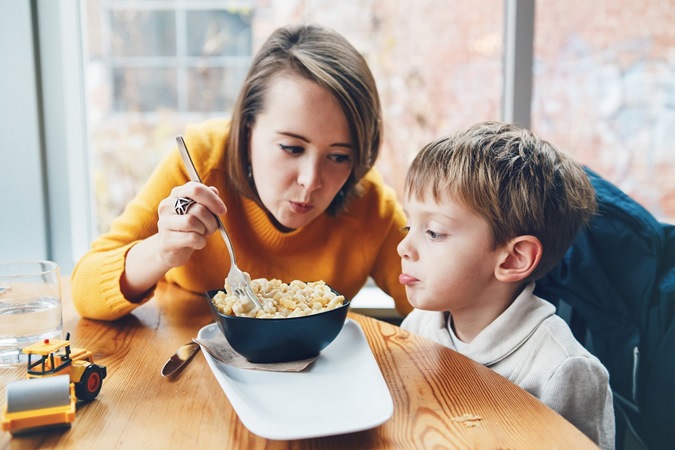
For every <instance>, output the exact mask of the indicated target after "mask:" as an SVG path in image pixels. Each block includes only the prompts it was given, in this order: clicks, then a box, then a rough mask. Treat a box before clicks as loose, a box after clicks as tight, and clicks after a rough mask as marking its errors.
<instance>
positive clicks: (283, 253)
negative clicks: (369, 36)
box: [72, 25, 411, 320]
mask: <svg viewBox="0 0 675 450" xmlns="http://www.w3.org/2000/svg"><path fill="white" fill-rule="evenodd" d="M184 138H185V142H186V144H187V147H188V149H189V150H190V153H191V156H192V159H193V161H194V163H195V165H196V168H197V171H198V173H199V174H200V175H201V177H202V181H203V182H204V184H203V185H202V184H199V183H194V182H190V181H188V180H189V178H188V176H187V174H186V171H185V169H184V167H183V164H182V162H181V159H180V156H179V154H178V152H177V151H173V152H172V153H171V154H170V155H169V156H168V157H167V158H166V159H165V160H164V161H163V162H162V163H161V164H160V166H159V167H158V168H157V169H156V170H155V172H154V173H153V174H152V176H151V177H150V179H149V180H148V182H147V184H146V185H145V186H144V188H143V189H142V190H141V191H140V192H139V193H138V195H137V196H136V197H135V198H134V200H132V201H131V203H130V204H129V205H128V206H127V208H126V209H125V211H124V213H123V214H122V215H121V216H120V217H119V218H117V219H116V220H115V221H114V222H113V224H112V226H111V230H110V231H109V232H108V233H106V234H104V235H102V236H101V237H99V238H98V239H97V240H96V241H95V242H94V243H93V244H92V248H91V250H90V251H89V252H88V253H87V254H86V255H84V256H83V257H82V259H81V260H80V261H79V263H78V264H77V266H76V267H75V270H74V271H73V275H72V293H73V299H74V302H75V306H76V308H77V310H78V312H79V313H80V315H82V316H83V317H89V318H94V319H101V320H115V319H117V318H119V317H122V316H124V315H125V314H128V313H129V312H130V311H131V310H133V309H134V308H136V307H137V306H139V305H140V304H142V303H143V302H145V301H147V300H148V299H150V297H151V296H152V293H153V289H154V287H155V286H156V283H157V282H158V281H159V280H160V279H162V278H165V279H166V280H167V281H169V282H173V283H176V284H178V285H180V286H181V287H183V288H185V289H188V290H192V291H195V292H204V291H206V290H210V289H217V288H220V287H222V286H223V285H224V279H225V277H226V276H227V273H228V271H229V256H228V253H227V249H226V247H225V244H224V242H223V241H222V239H221V237H220V236H218V234H217V233H214V232H215V231H216V229H217V226H216V220H215V218H214V217H213V214H217V215H219V216H221V218H222V220H223V222H224V224H225V227H226V229H227V230H228V232H229V233H230V235H231V238H232V240H233V246H234V251H235V254H236V256H237V265H238V266H239V267H240V268H241V269H242V270H244V271H247V272H248V273H249V274H250V275H251V277H252V278H260V277H265V278H278V279H280V280H282V281H285V282H290V281H292V280H294V279H301V280H306V281H314V280H324V281H326V282H327V283H328V284H329V285H331V286H332V287H333V288H335V289H336V290H338V291H339V292H340V293H342V294H344V295H345V296H346V297H347V298H351V297H353V296H354V295H355V294H356V293H357V292H358V291H359V289H360V288H361V287H363V285H364V284H365V282H366V280H367V278H368V277H369V276H372V278H373V279H374V280H375V282H376V283H377V285H378V286H380V287H381V288H382V289H383V290H384V291H385V292H387V293H388V294H389V295H391V296H392V297H393V298H394V300H395V302H396V307H397V309H398V310H399V311H400V312H401V313H402V314H407V313H408V312H409V311H410V309H411V307H410V305H409V304H408V302H407V300H406V297H405V291H404V289H403V286H402V285H401V284H400V283H399V282H398V275H399V273H400V259H399V258H398V255H397V253H396V246H397V244H398V243H399V242H400V240H401V239H402V238H403V231H402V228H403V227H404V225H405V217H404V215H403V213H402V210H401V209H400V206H399V205H398V203H397V201H396V198H395V194H394V192H393V190H392V189H390V188H389V187H387V186H385V185H384V184H383V182H382V179H381V177H380V176H379V174H378V173H377V172H376V171H375V170H374V169H372V167H373V164H374V163H375V160H376V159H377V155H378V151H379V147H380V138H381V109H380V103H379V97H378V94H377V89H376V86H375V81H374V79H373V77H372V74H371V72H370V70H369V68H368V66H367V64H366V62H365V60H364V59H363V58H362V56H361V55H360V54H359V53H358V52H357V51H356V49H355V48H354V47H353V46H352V45H351V44H349V42H347V41H346V40H345V39H344V37H342V36H340V35H339V34H337V33H336V32H334V31H331V30H328V29H325V28H321V27H318V26H311V25H299V26H297V25H296V26H287V27H283V28H280V29H278V30H276V31H275V32H274V33H273V34H272V35H271V36H270V37H269V38H268V40H267V41H266V42H265V44H264V45H263V46H262V48H261V50H260V51H259V52H258V54H257V55H256V57H255V58H254V60H253V63H252V65H251V68H250V70H249V73H248V75H247V77H246V80H245V81H244V85H243V87H242V90H241V93H240V95H239V98H238V100H237V103H236V105H235V107H234V112H233V115H232V119H231V121H229V122H228V121H226V120H210V121H207V122H205V123H201V124H196V125H192V126H189V127H188V128H187V131H186V134H185V136H184Z"/></svg>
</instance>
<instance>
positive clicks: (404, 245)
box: [396, 236, 411, 259]
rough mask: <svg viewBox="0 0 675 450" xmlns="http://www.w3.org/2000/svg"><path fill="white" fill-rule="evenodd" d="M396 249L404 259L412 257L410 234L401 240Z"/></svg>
mask: <svg viewBox="0 0 675 450" xmlns="http://www.w3.org/2000/svg"><path fill="white" fill-rule="evenodd" d="M396 251H397V252H398V256H400V257H401V258H403V259H408V258H410V255H411V249H410V245H409V244H408V236H406V237H404V238H403V240H401V242H399V243H398V245H397V246H396Z"/></svg>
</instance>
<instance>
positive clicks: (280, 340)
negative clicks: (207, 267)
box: [206, 288, 350, 363]
mask: <svg viewBox="0 0 675 450" xmlns="http://www.w3.org/2000/svg"><path fill="white" fill-rule="evenodd" d="M331 290H333V289H332V288H331ZM219 291H224V289H216V290H212V291H208V292H207V293H206V301H207V302H208V304H209V307H210V308H211V312H212V313H213V316H214V317H215V319H216V323H217V324H218V327H219V328H220V331H222V332H223V334H224V335H225V338H226V339H227V341H228V342H229V343H230V345H231V346H232V348H233V349H234V350H235V351H236V352H237V353H239V354H240V355H242V356H243V357H244V358H246V359H247V360H248V361H249V362H252V363H277V362H286V361H298V360H301V359H307V358H313V357H314V356H317V355H318V354H319V353H320V352H321V350H323V349H324V348H326V347H327V346H328V344H330V343H331V342H333V340H335V338H336V337H337V335H338V334H340V330H342V326H343V325H344V323H345V320H346V318H347V312H348V310H349V303H350V302H349V300H348V299H347V298H345V300H344V303H343V304H342V306H339V307H337V308H335V309H331V310H329V311H325V312H322V313H317V314H312V315H310V316H302V317H289V318H285V319H256V318H252V317H237V316H228V315H227V314H223V313H221V312H220V311H218V308H217V307H216V305H214V304H213V301H212V298H213V297H214V296H215V295H216V294H217V293H218V292H219ZM333 292H335V293H336V294H338V293H337V292H336V291H335V290H333ZM338 295H339V294H338Z"/></svg>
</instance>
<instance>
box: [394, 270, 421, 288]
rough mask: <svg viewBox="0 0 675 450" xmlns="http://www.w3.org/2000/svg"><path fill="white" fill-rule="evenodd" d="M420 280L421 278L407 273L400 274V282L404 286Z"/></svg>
mask: <svg viewBox="0 0 675 450" xmlns="http://www.w3.org/2000/svg"><path fill="white" fill-rule="evenodd" d="M418 281H420V280H418V279H417V278H415V277H413V276H412V275H408V274H407V273H402V274H401V275H399V276H398V282H399V283H401V284H402V285H404V286H412V285H413V284H415V283H417V282H418Z"/></svg>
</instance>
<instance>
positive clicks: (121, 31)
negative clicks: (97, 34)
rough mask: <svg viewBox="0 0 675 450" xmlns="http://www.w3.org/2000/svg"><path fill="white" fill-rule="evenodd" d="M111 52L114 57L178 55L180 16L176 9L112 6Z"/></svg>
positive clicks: (110, 13) (109, 12)
mask: <svg viewBox="0 0 675 450" xmlns="http://www.w3.org/2000/svg"><path fill="white" fill-rule="evenodd" d="M108 14H109V15H110V32H111V36H110V42H109V43H108V44H109V47H110V53H111V55H112V56H113V57H116V56H117V57H125V56H137V57H138V56H151V57H154V56H174V55H175V54H176V20H175V17H174V16H175V14H174V13H173V11H142V10H134V9H132V10H111V11H108Z"/></svg>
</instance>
